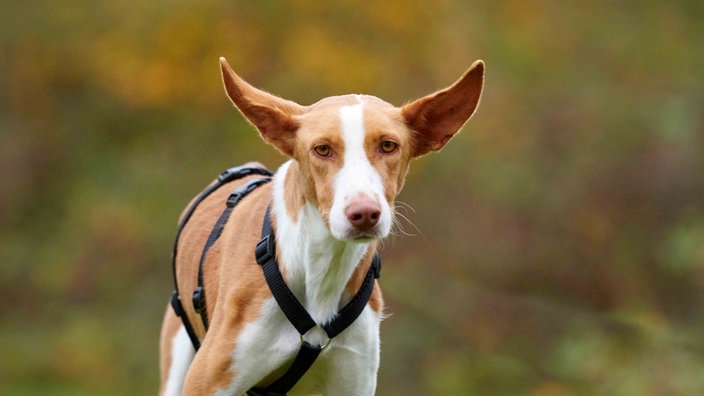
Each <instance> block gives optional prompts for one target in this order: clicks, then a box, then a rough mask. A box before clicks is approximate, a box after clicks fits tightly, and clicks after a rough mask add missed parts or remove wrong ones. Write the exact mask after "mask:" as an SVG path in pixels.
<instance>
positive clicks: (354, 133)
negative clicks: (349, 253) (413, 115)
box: [329, 100, 391, 239]
mask: <svg viewBox="0 0 704 396" xmlns="http://www.w3.org/2000/svg"><path fill="white" fill-rule="evenodd" d="M340 120H341V122H342V138H343V141H344V144H345V150H344V161H343V164H344V165H343V166H342V169H340V171H339V172H338V174H337V175H336V176H335V180H334V181H333V187H334V191H335V193H334V194H335V196H334V198H333V203H332V208H331V210H330V218H329V222H330V231H331V232H332V235H333V236H334V237H335V238H337V239H348V238H350V237H354V236H355V235H354V232H355V229H354V227H353V226H352V225H351V224H350V222H349V221H348V219H347V215H346V214H345V210H346V209H347V206H348V205H349V204H350V203H351V202H352V200H353V199H355V198H356V197H359V196H366V197H368V198H371V199H372V200H374V201H375V202H376V203H377V204H378V205H379V207H380V208H381V216H380V218H379V223H378V224H377V226H376V227H375V229H374V234H373V235H367V237H369V238H383V237H385V236H387V235H388V234H389V231H391V208H390V207H389V204H388V202H386V199H385V197H384V183H383V182H382V179H381V176H380V175H379V172H377V170H376V169H374V167H373V166H372V165H371V163H370V162H369V158H368V157H367V152H366V150H365V147H364V145H365V137H366V135H365V130H364V104H363V103H362V101H361V100H360V102H359V104H357V105H354V106H344V107H342V108H340Z"/></svg>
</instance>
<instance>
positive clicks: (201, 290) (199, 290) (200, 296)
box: [193, 177, 271, 330]
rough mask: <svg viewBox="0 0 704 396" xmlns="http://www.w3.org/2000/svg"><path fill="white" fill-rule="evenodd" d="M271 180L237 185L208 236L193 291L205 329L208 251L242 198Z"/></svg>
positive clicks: (264, 179) (196, 309)
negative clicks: (206, 262) (204, 272)
mask: <svg viewBox="0 0 704 396" xmlns="http://www.w3.org/2000/svg"><path fill="white" fill-rule="evenodd" d="M270 181H271V178H270V177H263V178H259V179H252V180H250V181H248V182H247V183H245V184H243V185H241V186H239V187H237V188H236V189H235V191H233V192H232V194H230V197H229V198H228V199H227V202H226V205H225V210H223V212H222V214H221V215H220V217H219V218H218V221H216V222H215V226H213V229H212V231H210V235H209V236H208V240H207V241H206V242H205V246H204V247H203V253H202V254H201V255H200V263H199V264H198V286H197V287H196V288H195V290H194V291H193V309H194V310H195V311H196V313H198V314H199V315H200V318H201V320H202V321H203V327H204V328H205V330H208V310H207V309H206V307H205V286H204V284H203V265H204V264H205V258H206V257H207V256H208V251H210V248H211V247H212V246H213V245H214V244H215V242H216V241H217V240H218V238H220V235H221V234H222V230H223V228H225V224H227V220H229V219H230V215H231V214H232V209H234V208H235V206H236V205H237V204H238V203H239V202H240V201H241V200H242V198H244V197H246V196H247V195H249V193H251V192H252V191H254V190H256V189H257V187H259V186H261V185H262V184H265V183H268V182H270Z"/></svg>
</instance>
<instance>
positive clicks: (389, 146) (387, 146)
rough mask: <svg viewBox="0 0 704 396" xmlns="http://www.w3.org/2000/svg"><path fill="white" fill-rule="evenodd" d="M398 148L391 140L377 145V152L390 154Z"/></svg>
mask: <svg viewBox="0 0 704 396" xmlns="http://www.w3.org/2000/svg"><path fill="white" fill-rule="evenodd" d="M397 148H398V144H396V143H394V142H392V141H391V140H384V141H383V142H381V144H380V145H379V150H380V151H381V152H382V153H384V154H391V153H393V152H394V151H396V149H397Z"/></svg>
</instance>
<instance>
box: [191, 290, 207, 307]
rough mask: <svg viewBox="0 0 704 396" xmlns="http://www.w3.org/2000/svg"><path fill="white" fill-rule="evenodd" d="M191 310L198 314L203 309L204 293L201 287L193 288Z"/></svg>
mask: <svg viewBox="0 0 704 396" xmlns="http://www.w3.org/2000/svg"><path fill="white" fill-rule="evenodd" d="M193 310H194V311H196V313H198V314H200V313H201V312H203V310H205V293H204V292H203V287H201V286H198V287H196V289H195V290H193Z"/></svg>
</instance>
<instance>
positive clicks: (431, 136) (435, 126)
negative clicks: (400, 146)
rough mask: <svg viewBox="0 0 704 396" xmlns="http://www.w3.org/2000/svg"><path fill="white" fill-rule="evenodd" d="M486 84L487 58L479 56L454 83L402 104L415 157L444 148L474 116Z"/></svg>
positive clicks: (402, 112) (402, 111)
mask: <svg viewBox="0 0 704 396" xmlns="http://www.w3.org/2000/svg"><path fill="white" fill-rule="evenodd" d="M483 85H484V62H482V61H480V60H478V61H476V62H474V63H473V64H472V66H470V67H469V69H467V71H466V72H465V73H464V74H463V75H462V77H460V79H459V80H457V81H456V82H455V83H454V84H452V85H451V86H450V87H448V88H445V89H443V90H440V91H437V92H435V93H433V94H431V95H428V96H426V97H423V98H420V99H418V100H416V101H414V102H411V103H409V104H407V105H405V106H403V107H402V108H401V114H402V115H403V118H404V120H405V122H406V126H408V128H410V129H411V130H412V131H413V132H414V147H413V151H412V155H413V156H414V157H416V156H419V155H423V154H426V153H428V152H430V151H438V150H440V149H441V148H442V147H443V146H444V145H445V143H447V141H448V140H450V138H451V137H452V136H453V135H454V134H455V133H457V131H459V130H460V128H461V127H462V125H464V123H465V122H467V120H468V119H469V118H470V117H471V116H472V114H473V113H474V110H475V109H476V108H477V105H478V104H479V97H480V96H481V94H482V86H483Z"/></svg>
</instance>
